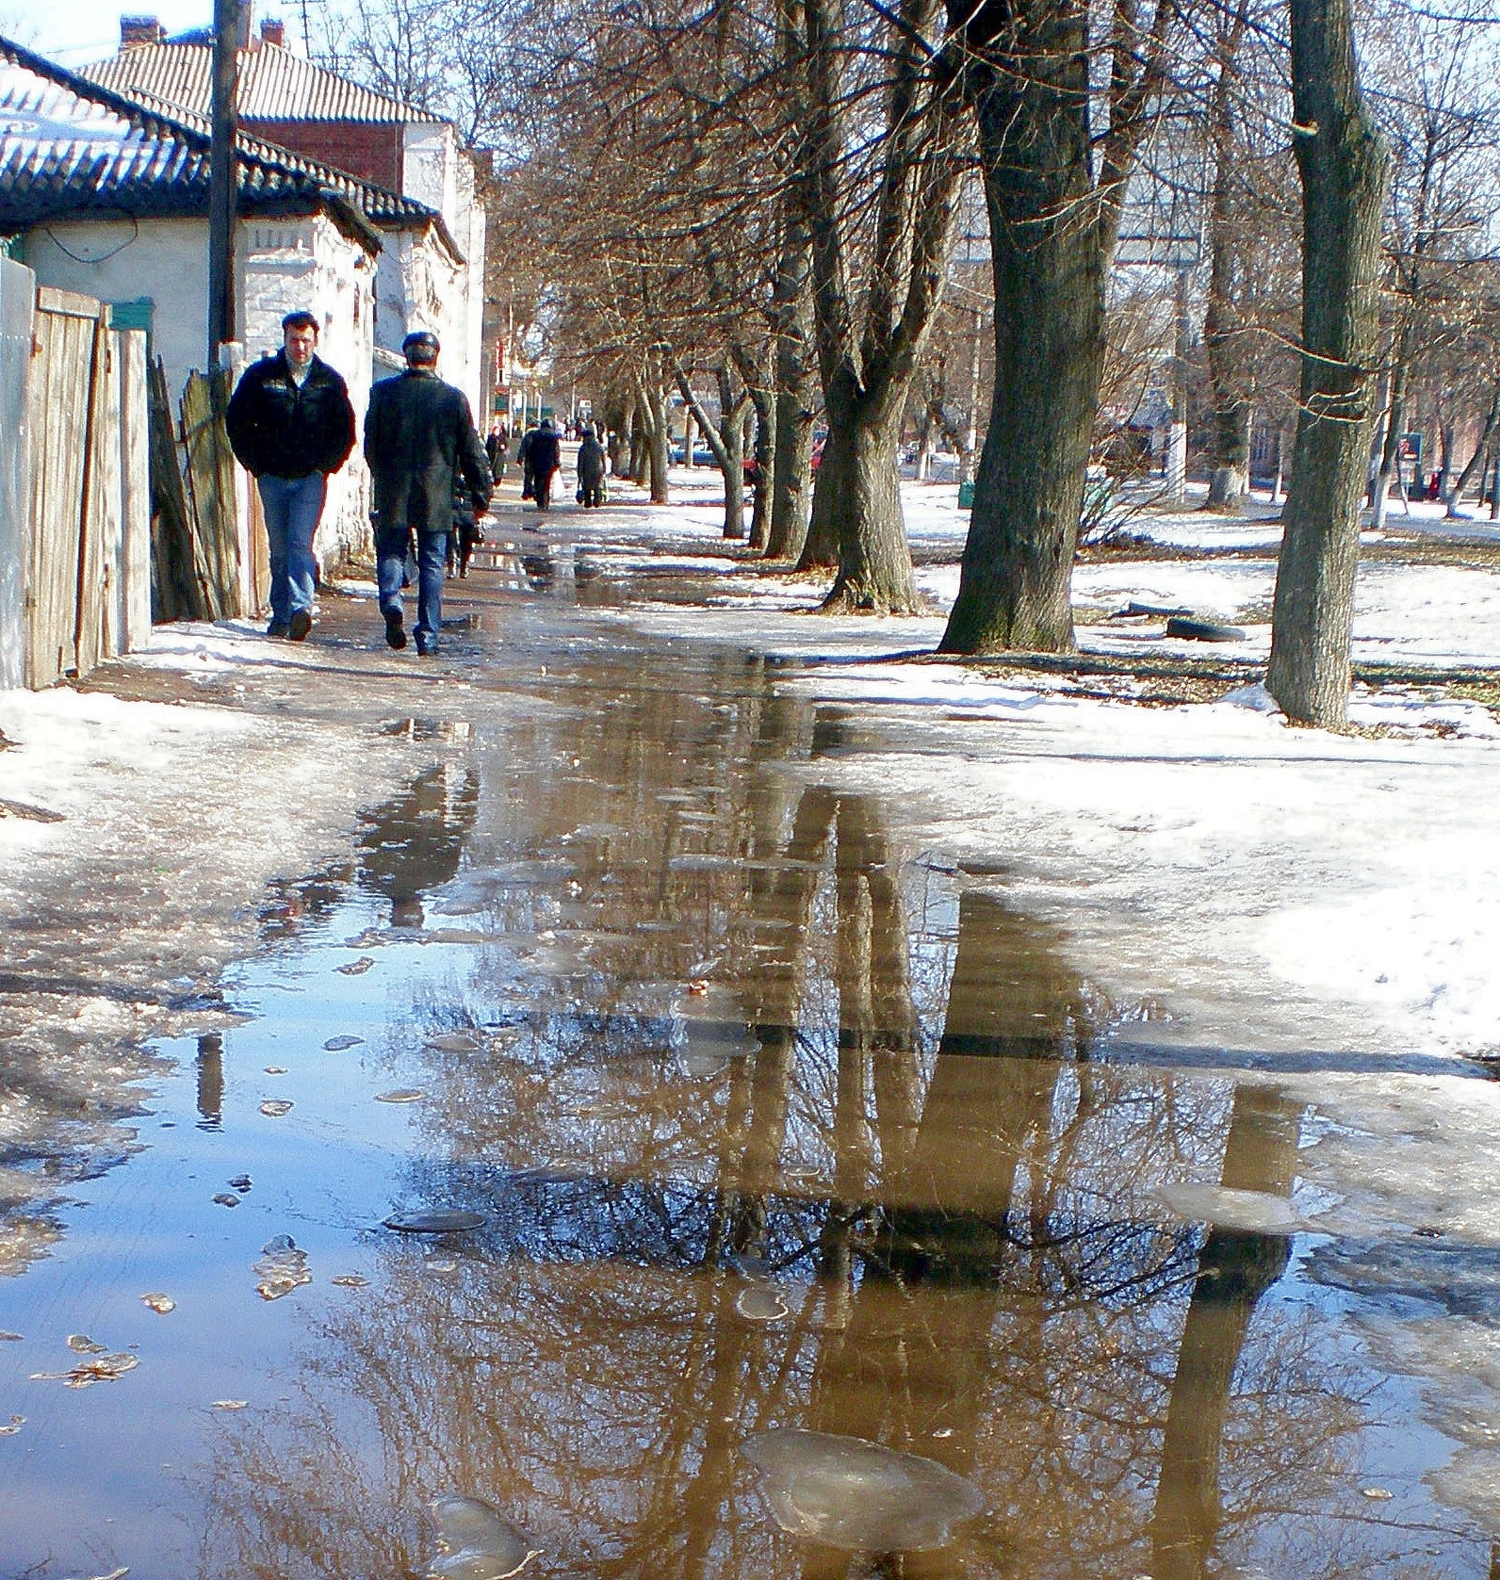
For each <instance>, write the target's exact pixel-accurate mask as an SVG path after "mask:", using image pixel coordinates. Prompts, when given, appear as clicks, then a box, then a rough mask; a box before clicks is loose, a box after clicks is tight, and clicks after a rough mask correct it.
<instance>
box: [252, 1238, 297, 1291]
mask: <svg viewBox="0 0 1500 1580" xmlns="http://www.w3.org/2000/svg"><path fill="white" fill-rule="evenodd" d="M252 1271H253V1272H255V1273H256V1274H258V1275H259V1278H260V1282H259V1283H258V1284H257V1285H256V1286H255V1292H256V1294H258V1295H259V1296H260V1298H261V1299H262V1300H280V1299H281V1297H282V1296H283V1295H289V1294H291V1292H292V1291H293V1290H294V1289H300V1288H301V1286H302V1285H303V1284H310V1283H312V1272H311V1270H310V1269H309V1268H308V1265H307V1252H306V1251H302V1250H299V1249H298V1248H297V1242H296V1241H295V1240H293V1239H292V1237H291V1235H289V1234H278V1235H277V1236H276V1238H275V1239H274V1240H268V1241H267V1242H266V1243H265V1245H264V1246H262V1247H261V1259H260V1261H258V1262H257V1263H256V1264H255V1266H254V1268H253V1269H252Z"/></svg>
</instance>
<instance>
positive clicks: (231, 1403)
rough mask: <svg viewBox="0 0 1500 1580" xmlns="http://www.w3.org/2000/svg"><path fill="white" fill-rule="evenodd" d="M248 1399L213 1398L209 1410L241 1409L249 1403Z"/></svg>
mask: <svg viewBox="0 0 1500 1580" xmlns="http://www.w3.org/2000/svg"><path fill="white" fill-rule="evenodd" d="M249 1403H250V1401H249V1400H248V1399H215V1400H214V1402H213V1403H212V1404H211V1405H210V1406H209V1409H210V1410H243V1409H245V1408H246V1407H247V1406H248V1405H249Z"/></svg>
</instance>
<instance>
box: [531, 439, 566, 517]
mask: <svg viewBox="0 0 1500 1580" xmlns="http://www.w3.org/2000/svg"><path fill="white" fill-rule="evenodd" d="M527 457H528V459H529V460H530V462H531V479H532V481H531V486H532V488H533V489H534V490H535V492H536V508H537V509H538V510H546V509H547V508H548V507H549V506H550V505H551V503H552V479H553V478H554V477H556V475H557V469H558V467H560V466H561V465H562V441H561V440H560V439H559V438H558V436H557V430H556V429H555V428H554V427H553V426H552V419H551V418H550V417H544V418H543V419H542V425H541V427H540V428H538V429H537V431H536V432H535V433H534V434H532V436H531V444H530V446H529V448H528V450H527Z"/></svg>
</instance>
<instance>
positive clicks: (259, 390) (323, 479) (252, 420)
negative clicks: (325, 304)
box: [225, 313, 354, 642]
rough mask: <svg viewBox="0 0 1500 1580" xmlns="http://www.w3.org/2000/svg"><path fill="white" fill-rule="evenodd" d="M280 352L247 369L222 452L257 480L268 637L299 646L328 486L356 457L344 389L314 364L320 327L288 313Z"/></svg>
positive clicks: (308, 317)
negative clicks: (266, 559) (266, 556)
mask: <svg viewBox="0 0 1500 1580" xmlns="http://www.w3.org/2000/svg"><path fill="white" fill-rule="evenodd" d="M281 336H282V346H281V350H280V351H277V352H274V353H273V354H272V355H271V356H268V357H262V358H261V360H260V361H259V362H256V363H254V364H253V365H252V366H251V367H249V368H247V369H246V370H245V372H244V375H243V376H242V377H241V379H240V382H239V384H238V385H237V386H236V387H235V391H234V394H233V396H232V397H231V398H230V401H229V410H228V412H227V413H226V414H225V427H226V428H227V429H228V431H229V444H230V447H231V448H232V449H233V451H234V454H235V459H236V460H238V462H239V463H240V465H241V466H243V467H244V468H245V470H246V471H247V472H251V473H253V474H254V476H255V483H256V488H257V489H258V490H259V493H260V503H261V510H262V512H263V514H264V515H265V518H266V537H267V539H268V540H269V542H270V547H271V555H270V558H271V623H270V625H269V626H267V627H266V635H267V636H285V637H290V638H291V640H292V641H294V642H301V641H303V640H305V639H306V637H307V633H308V632H309V631H311V630H312V623H313V616H312V606H313V587H314V583H315V581H316V577H317V568H318V567H317V561H316V559H315V558H314V557H313V546H312V545H313V534H314V533H316V532H317V530H318V520H319V518H320V517H321V516H322V514H323V502H324V500H325V499H326V498H327V497H328V477H329V474H330V473H331V472H336V471H338V469H339V468H340V467H341V466H342V465H343V464H344V462H345V461H347V460H348V459H349V452H350V451H351V450H352V449H353V448H354V408H353V406H351V405H350V404H349V391H348V390H347V389H346V388H345V385H344V381H343V379H342V378H340V377H339V375H338V374H337V373H335V372H334V371H333V369H332V368H331V367H329V366H328V364H327V363H326V362H324V361H323V360H322V359H321V358H320V357H319V356H318V355H317V346H318V321H317V319H316V318H314V317H313V315H312V314H311V313H288V314H287V315H286V317H285V318H283V319H282V321H281Z"/></svg>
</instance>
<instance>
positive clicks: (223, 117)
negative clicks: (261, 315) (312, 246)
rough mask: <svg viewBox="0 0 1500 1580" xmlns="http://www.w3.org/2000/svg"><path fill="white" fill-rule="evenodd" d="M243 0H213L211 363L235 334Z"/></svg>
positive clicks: (210, 209)
mask: <svg viewBox="0 0 1500 1580" xmlns="http://www.w3.org/2000/svg"><path fill="white" fill-rule="evenodd" d="M239 34H240V18H239V0H214V61H213V73H214V78H213V105H212V119H213V127H212V137H211V142H210V149H209V169H208V364H207V365H208V366H209V367H210V368H213V367H216V366H217V365H218V360H219V347H220V346H221V345H222V344H223V343H224V342H225V341H226V340H233V339H234V211H235V187H236V185H237V182H236V179H235V159H234V126H235V114H234V89H235V73H236V70H237V67H238V52H239V41H240V40H239Z"/></svg>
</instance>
